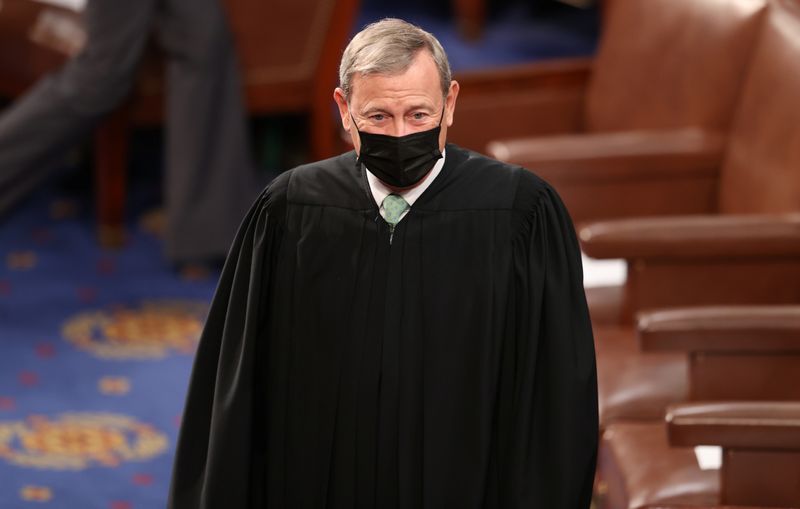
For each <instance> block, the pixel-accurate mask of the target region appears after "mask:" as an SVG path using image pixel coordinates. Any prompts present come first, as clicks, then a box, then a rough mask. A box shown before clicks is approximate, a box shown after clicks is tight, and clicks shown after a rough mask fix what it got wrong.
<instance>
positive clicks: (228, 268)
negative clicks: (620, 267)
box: [170, 145, 598, 509]
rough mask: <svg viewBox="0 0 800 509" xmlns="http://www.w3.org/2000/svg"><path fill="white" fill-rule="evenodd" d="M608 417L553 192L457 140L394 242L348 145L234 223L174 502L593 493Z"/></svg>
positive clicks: (205, 337) (578, 275) (214, 504)
mask: <svg viewBox="0 0 800 509" xmlns="http://www.w3.org/2000/svg"><path fill="white" fill-rule="evenodd" d="M597 430H598V421H597V396H596V376H595V359H594V348H593V343H592V334H591V328H590V323H589V317H588V312H587V308H586V302H585V297H584V293H583V287H582V271H581V262H580V254H579V248H578V246H577V242H576V239H575V234H574V230H573V227H572V224H571V222H570V219H569V217H568V215H567V212H566V210H565V209H564V206H563V205H562V203H561V201H560V200H559V198H558V196H557V195H556V193H555V192H554V191H553V190H552V189H551V188H550V187H549V186H548V185H547V184H546V183H545V182H543V181H542V180H541V179H539V178H537V177H536V176H535V175H534V174H532V173H530V172H528V171H526V170H524V169H522V168H519V167H513V166H510V165H507V164H504V163H500V162H498V161H494V160H492V159H488V158H486V157H483V156H480V155H478V154H475V153H472V152H468V151H466V150H464V149H461V148H459V147H457V146H455V145H448V146H447V156H446V162H445V165H444V167H443V169H442V172H441V173H440V174H439V176H438V177H437V178H436V179H435V180H434V181H433V183H432V184H431V186H430V187H429V188H428V189H427V190H425V192H424V193H423V194H422V195H421V196H420V198H419V199H418V201H417V202H416V203H414V205H413V207H411V209H410V211H409V213H408V214H407V215H406V217H405V218H403V220H402V221H401V222H400V223H399V224H398V225H397V228H396V230H395V232H394V235H393V240H392V242H391V244H390V242H389V229H388V227H387V224H386V223H385V222H384V220H383V219H382V218H381V217H380V215H379V213H378V206H377V204H375V202H374V200H373V198H372V194H371V192H370V190H369V186H368V184H367V180H366V177H365V173H364V170H363V168H361V167H359V165H358V164H357V163H356V156H355V154H354V153H353V152H350V153H346V154H343V155H341V156H338V157H335V158H333V159H329V160H326V161H322V162H318V163H313V164H309V165H305V166H301V167H298V168H295V169H294V170H291V171H289V172H287V173H284V174H283V175H281V176H280V177H279V178H277V179H276V180H275V181H273V183H272V184H271V185H270V186H269V187H268V188H267V189H266V190H265V191H264V192H263V194H262V195H261V197H260V198H259V199H258V200H257V202H256V203H255V205H254V206H253V207H252V209H251V210H250V212H249V214H248V216H247V217H246V219H245V220H244V223H243V225H242V226H241V228H240V231H239V233H238V235H237V238H236V240H235V242H234V244H233V246H232V248H231V251H230V254H229V256H228V260H227V262H226V264H225V267H224V269H223V272H222V275H221V279H220V282H219V286H218V288H217V292H216V295H215V296H214V300H213V303H212V306H211V309H210V312H209V316H208V320H207V323H206V326H205V330H204V331H203V334H202V337H201V340H200V345H199V347H198V351H197V357H196V361H195V366H194V370H193V373H192V379H191V383H190V388H189V394H188V398H187V403H186V409H185V413H184V418H183V427H182V431H181V436H180V439H179V443H178V447H177V455H176V459H175V470H174V475H173V480H172V487H171V492H170V507H172V508H174V509H184V508H186V509H188V508H192V509H197V508H268V509H284V508H286V509H304V508H329V509H339V508H348V509H351V508H376V509H421V508H426V509H438V508H457V509H471V508H474V509H489V508H497V509H517V508H520V509H521V508H526V509H536V508H541V509H561V508H563V509H567V508H569V509H577V508H588V507H589V501H590V496H591V490H592V481H593V476H594V469H595V461H596V451H597V433H598V431H597Z"/></svg>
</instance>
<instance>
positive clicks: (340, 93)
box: [333, 87, 352, 131]
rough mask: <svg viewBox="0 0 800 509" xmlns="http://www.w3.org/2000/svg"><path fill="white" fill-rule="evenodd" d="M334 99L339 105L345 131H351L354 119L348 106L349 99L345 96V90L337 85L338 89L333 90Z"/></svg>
mask: <svg viewBox="0 0 800 509" xmlns="http://www.w3.org/2000/svg"><path fill="white" fill-rule="evenodd" d="M333 100H334V101H336V105H337V106H338V107H339V115H340V116H341V117H342V127H344V130H345V131H350V123H351V122H352V120H351V118H350V108H349V107H348V106H347V99H345V97H344V90H342V89H341V88H339V87H336V90H334V91H333Z"/></svg>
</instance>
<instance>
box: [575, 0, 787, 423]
mask: <svg viewBox="0 0 800 509" xmlns="http://www.w3.org/2000/svg"><path fill="white" fill-rule="evenodd" d="M792 1H793V0H792ZM797 33H800V6H798V5H797V4H795V3H791V2H790V0H786V1H783V0H778V1H776V2H775V3H774V4H772V5H771V6H770V12H769V16H768V19H767V23H766V25H765V27H764V30H763V31H762V33H761V37H760V41H759V43H758V47H757V49H756V54H755V55H754V58H753V62H752V66H751V68H750V71H749V74H748V77H747V83H746V85H745V89H744V92H743V95H742V98H741V104H740V106H739V108H738V109H737V118H736V121H735V123H734V126H733V128H732V132H731V135H730V142H729V144H728V145H727V147H728V148H727V150H726V158H725V163H724V165H723V167H722V171H721V174H720V178H719V186H718V188H719V206H718V212H720V213H719V214H714V215H712V214H709V215H706V216H677V217H671V218H666V217H665V218H649V219H648V218H645V219H627V220H616V221H608V222H603V223H595V224H591V225H588V226H586V227H584V228H583V229H581V230H580V238H581V242H582V245H583V248H584V249H585V251H586V252H587V253H588V254H589V255H591V256H596V257H601V258H602V257H612V258H613V257H618V258H626V259H627V260H628V280H627V282H626V285H625V287H624V292H623V295H624V296H625V301H624V302H625V305H624V306H623V308H622V309H623V313H622V316H621V317H618V318H621V319H622V320H623V321H627V320H630V319H631V317H633V316H635V315H636V314H637V313H639V312H642V311H646V310H653V309H665V308H674V307H679V306H682V307H686V306H702V305H715V304H716V305H728V304H786V303H790V304H791V303H800V214H798V213H797V212H800V172H798V171H797V168H800V143H797V141H796V140H798V139H800V95H798V94H797V93H796V92H795V90H800V39H798V37H797V35H796V34H797ZM777 76H780V79H777ZM793 140H794V141H793ZM792 211H794V212H792ZM588 294H589V295H590V298H591V294H592V292H591V291H590V292H588ZM595 318H596V317H595V316H594V315H593V320H594V321H595V339H596V342H595V344H596V351H597V365H598V390H599V393H600V395H599V402H600V420H601V424H602V425H603V426H605V425H607V424H608V423H609V422H611V421H614V420H618V419H651V420H652V419H660V418H661V416H662V415H663V408H664V407H665V406H666V405H667V404H669V403H673V402H679V401H683V400H686V399H687V398H688V397H689V396H690V394H689V390H690V389H689V386H688V385H687V384H688V382H687V377H688V373H689V370H690V368H691V364H690V363H688V362H687V359H686V356H685V355H684V354H682V353H674V352H669V351H658V352H645V353H642V352H641V351H640V348H639V345H638V344H637V343H636V336H635V335H634V334H633V333H632V332H631V331H630V329H628V328H626V327H624V326H604V325H601V324H600V323H599V320H596V319H595Z"/></svg>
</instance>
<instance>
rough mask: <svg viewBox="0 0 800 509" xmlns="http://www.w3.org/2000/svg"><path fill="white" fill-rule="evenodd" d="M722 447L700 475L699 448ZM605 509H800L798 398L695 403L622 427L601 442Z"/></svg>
mask: <svg viewBox="0 0 800 509" xmlns="http://www.w3.org/2000/svg"><path fill="white" fill-rule="evenodd" d="M698 445H716V446H720V447H721V448H722V467H721V469H720V470H718V471H717V470H701V469H700V467H699V466H698V464H697V460H696V458H695V455H694V452H693V449H692V448H693V447H695V446H698ZM600 456H601V458H600V464H601V469H602V471H601V475H604V476H605V479H607V481H606V484H605V485H604V486H605V495H604V503H603V504H602V506H601V508H602V509H605V508H608V509H618V508H619V509H622V508H630V509H633V508H639V507H652V506H657V505H658V504H680V505H684V504H698V505H706V504H707V505H716V504H730V505H742V506H771V507H784V508H785V507H800V482H798V479H800V401H793V402H782V403H775V402H772V403H764V402H753V401H747V402H744V401H742V402H729V403H712V402H704V403H693V404H682V405H676V406H673V407H670V408H669V410H668V412H667V415H666V426H665V425H664V423H663V422H660V423H651V424H648V423H616V424H614V425H613V426H611V427H609V429H608V430H606V432H605V433H604V435H603V438H602V442H601V455H600Z"/></svg>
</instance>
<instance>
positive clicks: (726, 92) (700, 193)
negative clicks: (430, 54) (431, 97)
mask: <svg viewBox="0 0 800 509" xmlns="http://www.w3.org/2000/svg"><path fill="white" fill-rule="evenodd" d="M764 8H765V3H764V2H759V1H755V2H751V1H739V0H715V1H712V2H696V1H693V0H677V1H675V0H654V1H653V0H649V1H647V2H642V1H638V0H616V1H614V2H611V3H610V5H608V6H607V14H606V19H605V22H604V30H603V34H602V38H601V42H600V47H599V50H598V53H597V57H596V58H595V59H594V61H592V62H586V63H584V65H586V66H587V68H589V67H590V70H591V72H587V73H586V75H585V82H583V83H581V82H580V81H579V76H577V72H575V71H574V70H573V72H572V74H571V75H570V76H572V78H573V79H572V82H567V81H565V79H564V78H563V75H564V74H565V73H566V71H567V70H568V69H569V67H568V63H571V64H572V66H573V67H578V68H579V67H580V63H578V62H562V63H561V64H560V66H556V65H555V64H554V63H551V64H550V66H551V67H556V68H555V69H551V70H550V72H549V73H548V72H546V71H543V72H541V73H540V74H541V75H542V76H540V79H539V82H540V86H538V87H533V86H532V87H531V89H530V90H528V91H520V93H519V94H518V95H517V96H515V97H510V96H509V97H506V98H503V99H504V100H502V101H501V100H500V99H497V100H495V101H490V102H489V105H488V107H484V108H481V106H480V105H477V104H473V101H472V100H470V96H469V90H470V87H469V86H467V85H466V84H464V83H462V85H463V86H462V90H463V93H462V97H460V99H459V111H458V122H456V124H455V125H454V129H453V136H454V137H456V136H460V135H461V133H462V131H461V130H459V128H461V129H467V128H469V127H470V122H466V124H467V125H466V126H465V125H464V124H465V121H464V120H465V117H468V119H469V120H472V118H475V121H474V124H472V125H473V126H476V125H479V126H481V132H482V133H489V134H492V135H494V137H495V138H494V140H497V141H493V142H491V143H489V145H488V147H487V148H486V150H488V152H489V154H490V155H493V156H494V157H497V158H498V159H502V160H507V161H510V162H513V163H518V164H520V165H522V166H525V167H527V168H530V169H531V170H533V171H534V172H536V173H538V174H540V175H541V176H543V177H544V178H545V180H548V181H549V182H551V183H552V184H553V185H554V186H555V187H556V189H557V190H558V191H559V193H560V194H561V196H562V198H563V199H564V201H565V203H566V204H567V207H568V209H569V210H570V213H571V215H572V217H573V220H574V221H575V222H577V223H582V222H584V221H587V220H595V219H603V218H610V217H621V216H628V215H631V214H633V215H636V216H639V215H662V214H677V213H702V212H707V211H710V210H712V209H713V206H714V203H715V188H714V185H713V183H714V181H715V175H716V171H717V170H718V166H719V161H720V156H721V153H722V149H723V146H724V141H725V133H726V132H727V130H728V128H729V125H730V122H731V118H732V114H733V111H734V108H735V106H736V103H737V98H738V96H739V93H740V89H741V84H742V81H743V77H744V76H745V70H746V68H747V65H748V61H749V57H750V54H751V52H752V47H753V42H754V40H755V38H756V36H757V33H758V31H759V29H760V26H761V24H762V20H763V14H764ZM470 77H471V76H469V75H467V76H464V77H463V78H461V79H462V81H467V82H468V83H469V80H468V78H470ZM548 77H549V78H550V79H551V81H552V82H554V85H555V86H553V87H550V88H547V87H546V86H545V85H546V81H547V78H548ZM581 84H582V85H583V88H581V86H580V85H581ZM556 86H557V87H559V88H558V89H556V88H555V87H556ZM478 100H479V98H476V99H475V102H477V101H478ZM534 105H535V106H538V107H537V108H534V107H533V106H534ZM488 109H497V110H499V111H500V113H499V114H490V112H489V111H486V110H488ZM472 110H479V111H481V113H482V116H481V117H479V116H478V115H474V114H473V112H472ZM553 133H561V134H560V135H558V136H541V135H542V134H553ZM484 136H485V134H484ZM520 136H527V137H525V138H521V137H520ZM531 136H533V137H531ZM509 137H512V139H506V138H509ZM469 141H472V140H469ZM476 141H477V140H476ZM477 148H478V149H479V150H483V147H477Z"/></svg>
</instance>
